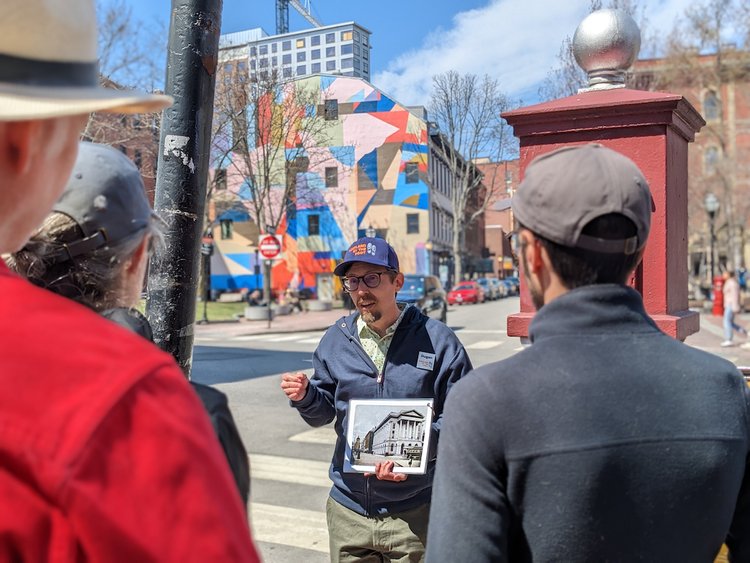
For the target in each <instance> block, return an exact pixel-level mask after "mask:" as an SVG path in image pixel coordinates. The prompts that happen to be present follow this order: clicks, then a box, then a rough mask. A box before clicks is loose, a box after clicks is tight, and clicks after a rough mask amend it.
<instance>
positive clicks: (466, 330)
mask: <svg viewBox="0 0 750 563" xmlns="http://www.w3.org/2000/svg"><path fill="white" fill-rule="evenodd" d="M454 332H456V334H507V332H508V331H506V330H500V329H496V330H495V329H493V330H472V329H470V328H457V329H456V330H455V331H454Z"/></svg>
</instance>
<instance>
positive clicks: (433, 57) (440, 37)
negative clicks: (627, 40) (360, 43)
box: [373, 0, 689, 105]
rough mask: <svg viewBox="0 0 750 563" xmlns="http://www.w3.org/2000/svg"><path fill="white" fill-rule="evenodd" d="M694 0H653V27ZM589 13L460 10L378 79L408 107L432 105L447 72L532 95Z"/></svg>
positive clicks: (663, 26) (563, 5)
mask: <svg viewBox="0 0 750 563" xmlns="http://www.w3.org/2000/svg"><path fill="white" fill-rule="evenodd" d="M688 2H689V0H652V2H651V4H652V5H653V6H652V7H651V8H648V9H647V12H646V17H647V24H648V26H649V30H650V31H651V32H653V31H655V30H656V31H657V32H658V31H661V32H662V34H666V33H667V32H668V30H669V29H671V27H672V25H673V23H674V19H675V17H676V16H677V15H678V14H681V13H682V12H683V11H684V8H685V6H686V5H688ZM588 11H589V1H588V0H566V1H557V0H525V1H524V2H520V1H519V0H492V1H491V2H490V3H489V4H488V5H487V6H485V7H483V8H479V9H475V10H469V11H465V12H460V13H458V14H457V15H456V16H455V17H454V18H453V22H452V27H451V28H450V29H438V30H435V31H434V32H433V33H431V34H430V35H429V36H428V37H426V38H425V40H424V42H423V44H422V46H421V47H420V48H418V49H416V50H414V51H411V52H408V53H405V54H403V55H401V56H399V57H398V58H396V59H395V60H393V61H391V62H390V63H389V64H388V65H387V67H386V70H385V71H383V72H380V73H378V74H376V75H375V76H374V77H373V83H374V84H375V85H376V86H377V87H378V88H381V89H382V90H383V91H385V92H387V93H388V94H390V95H392V96H393V97H394V98H395V99H396V100H398V101H399V102H400V103H403V104H406V105H420V104H421V105H427V103H428V102H429V97H430V88H431V85H432V76H433V75H435V74H439V73H442V72H446V71H448V70H458V71H459V72H467V73H469V72H470V73H474V74H479V75H483V74H489V75H490V76H492V77H494V78H497V79H498V80H499V81H500V84H501V87H502V89H503V91H504V92H505V93H506V94H508V95H509V96H510V97H511V99H519V98H523V102H524V103H533V102H535V101H536V100H535V99H531V98H534V97H535V95H536V91H537V89H538V87H539V85H540V84H541V82H542V81H543V80H544V78H545V77H546V76H547V73H548V72H549V70H550V69H551V68H553V67H554V66H556V64H557V55H558V52H559V50H560V45H561V44H562V42H563V40H564V39H565V37H568V36H571V37H572V35H573V33H574V32H575V29H576V27H577V26H578V24H579V23H580V22H581V20H582V19H583V18H584V17H585V16H586V14H587V13H588Z"/></svg>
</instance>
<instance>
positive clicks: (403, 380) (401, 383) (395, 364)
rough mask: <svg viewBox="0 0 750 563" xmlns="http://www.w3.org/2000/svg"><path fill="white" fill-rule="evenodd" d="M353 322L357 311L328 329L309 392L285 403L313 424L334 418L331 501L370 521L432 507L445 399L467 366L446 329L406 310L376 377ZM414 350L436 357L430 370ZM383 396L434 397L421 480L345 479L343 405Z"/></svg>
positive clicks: (351, 475)
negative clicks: (427, 457) (426, 460)
mask: <svg viewBox="0 0 750 563" xmlns="http://www.w3.org/2000/svg"><path fill="white" fill-rule="evenodd" d="M358 316H359V313H356V312H355V313H353V314H351V315H349V316H348V317H341V318H340V319H339V320H338V321H336V323H335V324H334V325H333V326H332V327H331V328H329V329H328V331H327V332H326V333H325V335H324V336H323V338H322V340H321V341H320V344H319V345H318V348H317V349H316V350H315V354H314V355H313V367H314V368H315V373H314V375H313V377H312V378H311V379H310V385H309V386H308V388H307V394H306V395H305V397H304V398H303V399H302V400H301V401H292V402H291V404H292V406H294V407H295V408H296V409H297V410H298V411H299V412H300V414H301V415H302V418H304V419H305V421H306V422H307V423H308V424H310V425H311V426H323V425H325V424H328V423H329V422H331V421H332V420H334V418H335V419H336V424H335V428H336V435H337V436H338V439H337V440H336V448H335V450H334V452H333V459H332V461H331V468H330V471H329V475H330V477H331V480H332V481H333V488H332V489H331V498H333V500H335V501H337V502H338V503H339V504H342V505H343V506H345V507H347V508H349V509H350V510H354V511H355V512H358V513H359V514H363V515H368V516H374V515H385V514H392V513H398V512H403V511H405V510H410V509H412V508H415V507H417V506H420V505H423V504H425V503H428V502H429V501H430V495H431V493H432V478H433V474H434V470H435V462H434V458H435V455H436V452H437V437H438V434H439V431H440V426H441V423H442V414H443V405H444V403H445V397H446V395H447V394H448V392H449V391H450V389H451V387H452V386H453V384H454V383H456V381H458V380H459V379H460V378H461V377H462V376H464V375H465V374H467V373H468V372H469V371H471V369H472V368H471V362H470V361H469V357H468V356H467V355H466V351H465V350H464V347H463V346H462V345H461V343H460V342H459V340H458V338H456V335H455V334H454V333H453V331H452V330H451V329H449V328H448V327H447V326H445V325H444V324H443V323H441V322H439V321H436V320H433V319H429V318H428V317H426V316H425V315H423V314H422V313H421V312H420V311H418V310H417V309H416V308H414V307H411V306H409V307H408V308H407V310H406V311H405V312H404V317H403V318H402V319H401V322H400V323H399V325H398V327H397V328H396V332H395V333H394V335H393V339H392V341H391V345H390V347H389V348H388V353H387V355H386V358H385V365H384V367H383V371H382V373H378V370H377V368H376V367H375V364H374V363H373V362H372V360H371V359H370V357H369V356H368V355H367V353H366V352H365V350H364V348H362V345H361V344H360V343H359V337H358V335H357V317H358ZM420 352H426V353H428V354H434V355H435V362H434V365H433V369H432V370H428V369H420V368H418V367H417V358H418V357H419V353H420ZM381 398H383V399H434V415H433V416H434V418H433V423H432V439H431V444H430V456H431V458H432V459H431V460H430V463H429V465H428V470H427V473H426V474H425V475H409V476H408V478H407V479H406V480H405V481H402V482H399V483H395V482H390V481H379V480H378V479H377V478H375V476H371V477H367V478H366V477H364V475H363V474H361V473H344V470H343V468H344V453H345V449H346V429H347V425H348V420H347V415H348V406H349V401H350V400H351V399H381Z"/></svg>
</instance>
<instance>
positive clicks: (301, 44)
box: [296, 37, 305, 49]
mask: <svg viewBox="0 0 750 563" xmlns="http://www.w3.org/2000/svg"><path fill="white" fill-rule="evenodd" d="M296 45H297V49H303V48H304V47H305V38H304V37H303V38H302V39H297V43H296Z"/></svg>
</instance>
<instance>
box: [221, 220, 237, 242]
mask: <svg viewBox="0 0 750 563" xmlns="http://www.w3.org/2000/svg"><path fill="white" fill-rule="evenodd" d="M219 224H220V225H221V240H227V239H230V238H232V236H233V234H234V221H232V220H231V219H222V220H221V221H219Z"/></svg>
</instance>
